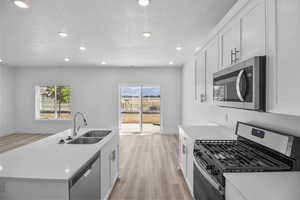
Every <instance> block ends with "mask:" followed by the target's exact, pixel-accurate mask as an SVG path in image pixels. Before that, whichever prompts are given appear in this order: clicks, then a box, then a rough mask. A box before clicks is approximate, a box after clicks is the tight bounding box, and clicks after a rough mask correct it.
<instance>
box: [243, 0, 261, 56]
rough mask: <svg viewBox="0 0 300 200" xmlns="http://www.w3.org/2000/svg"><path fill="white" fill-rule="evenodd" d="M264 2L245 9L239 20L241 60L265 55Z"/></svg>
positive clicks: (258, 2)
mask: <svg viewBox="0 0 300 200" xmlns="http://www.w3.org/2000/svg"><path fill="white" fill-rule="evenodd" d="M265 10H266V9H265V1H257V2H256V3H255V4H254V5H252V6H249V8H247V9H245V11H244V12H243V14H242V16H241V18H240V25H241V26H240V27H241V53H240V55H241V59H242V60H245V59H247V58H250V57H253V56H264V55H266V47H265V46H266V45H265V44H266V11H265Z"/></svg>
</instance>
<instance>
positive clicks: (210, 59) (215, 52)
mask: <svg viewBox="0 0 300 200" xmlns="http://www.w3.org/2000/svg"><path fill="white" fill-rule="evenodd" d="M218 66H219V43H218V39H217V38H216V39H214V40H213V41H212V42H211V43H210V44H209V45H208V47H207V49H206V91H207V94H206V100H207V102H208V103H212V102H213V73H215V72H216V71H218Z"/></svg>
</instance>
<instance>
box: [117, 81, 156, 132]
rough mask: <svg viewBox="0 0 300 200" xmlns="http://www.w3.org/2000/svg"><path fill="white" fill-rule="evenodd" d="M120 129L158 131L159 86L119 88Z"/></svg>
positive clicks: (125, 130)
mask: <svg viewBox="0 0 300 200" xmlns="http://www.w3.org/2000/svg"><path fill="white" fill-rule="evenodd" d="M121 131H123V132H140V131H143V132H159V131H160V87H145V86H131V87H122V88H121Z"/></svg>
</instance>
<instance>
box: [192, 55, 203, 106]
mask: <svg viewBox="0 0 300 200" xmlns="http://www.w3.org/2000/svg"><path fill="white" fill-rule="evenodd" d="M194 72H195V95H196V100H197V101H198V102H201V103H202V102H205V100H206V52H205V51H202V52H199V53H198V54H197V55H196V59H195V70H194Z"/></svg>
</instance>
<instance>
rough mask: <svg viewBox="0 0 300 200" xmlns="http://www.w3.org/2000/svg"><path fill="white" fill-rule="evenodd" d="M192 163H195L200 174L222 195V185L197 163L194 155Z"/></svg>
mask: <svg viewBox="0 0 300 200" xmlns="http://www.w3.org/2000/svg"><path fill="white" fill-rule="evenodd" d="M194 164H195V165H196V167H197V169H198V171H199V172H200V173H201V174H202V176H203V177H204V178H205V179H206V180H207V181H208V182H209V183H210V184H211V185H212V186H213V187H214V188H215V189H216V190H217V191H218V192H219V193H220V194H221V195H224V194H225V192H224V187H223V186H222V185H221V184H220V183H218V182H217V181H215V180H214V179H212V178H211V176H210V175H209V174H208V173H207V172H206V171H205V170H204V169H203V168H202V167H201V166H200V165H199V164H198V163H197V161H196V159H195V157H194Z"/></svg>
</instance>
